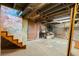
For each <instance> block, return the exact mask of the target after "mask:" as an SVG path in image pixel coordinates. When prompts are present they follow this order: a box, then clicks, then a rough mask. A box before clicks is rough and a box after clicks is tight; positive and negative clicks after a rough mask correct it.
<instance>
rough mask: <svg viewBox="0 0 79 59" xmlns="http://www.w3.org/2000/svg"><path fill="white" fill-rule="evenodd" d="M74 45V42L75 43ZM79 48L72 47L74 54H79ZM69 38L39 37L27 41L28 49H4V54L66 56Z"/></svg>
mask: <svg viewBox="0 0 79 59" xmlns="http://www.w3.org/2000/svg"><path fill="white" fill-rule="evenodd" d="M73 45H74V44H73ZM78 52H79V49H74V48H72V54H73V53H74V54H73V55H78V56H79V53H78ZM66 54H67V40H66V39H60V38H54V39H38V40H33V41H28V42H27V48H26V49H13V50H12V49H11V50H10V49H9V50H2V55H6V56H66Z"/></svg>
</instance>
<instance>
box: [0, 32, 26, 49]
mask: <svg viewBox="0 0 79 59" xmlns="http://www.w3.org/2000/svg"><path fill="white" fill-rule="evenodd" d="M0 35H1V36H2V37H3V38H5V39H6V40H8V41H9V42H11V43H13V44H15V45H16V46H18V47H19V48H26V45H23V42H19V39H14V36H13V35H10V34H9V33H8V32H7V31H0Z"/></svg>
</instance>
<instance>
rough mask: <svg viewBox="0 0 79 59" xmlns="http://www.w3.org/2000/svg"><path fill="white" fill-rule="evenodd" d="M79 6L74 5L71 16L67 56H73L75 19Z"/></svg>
mask: <svg viewBox="0 0 79 59" xmlns="http://www.w3.org/2000/svg"><path fill="white" fill-rule="evenodd" d="M77 7H78V6H77V4H74V5H73V6H72V7H71V14H70V29H69V38H68V51H67V56H70V55H71V48H72V40H73V36H74V23H75V17H76V14H77Z"/></svg>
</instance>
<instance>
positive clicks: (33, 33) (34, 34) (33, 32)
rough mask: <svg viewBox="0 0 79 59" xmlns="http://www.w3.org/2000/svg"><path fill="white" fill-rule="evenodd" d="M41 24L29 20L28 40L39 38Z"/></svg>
mask: <svg viewBox="0 0 79 59" xmlns="http://www.w3.org/2000/svg"><path fill="white" fill-rule="evenodd" d="M39 30H40V24H39V23H34V22H31V21H29V22H28V40H35V39H37V38H39Z"/></svg>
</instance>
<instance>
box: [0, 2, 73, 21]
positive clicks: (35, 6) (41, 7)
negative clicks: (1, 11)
mask: <svg viewBox="0 0 79 59" xmlns="http://www.w3.org/2000/svg"><path fill="white" fill-rule="evenodd" d="M0 4H1V5H5V6H8V7H11V8H14V9H18V10H21V11H22V12H23V13H22V15H21V16H23V17H24V18H27V19H30V20H32V21H47V22H48V21H52V20H53V18H58V17H62V16H66V15H69V14H70V7H71V6H72V5H74V4H70V3H67V4H66V3H0Z"/></svg>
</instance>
